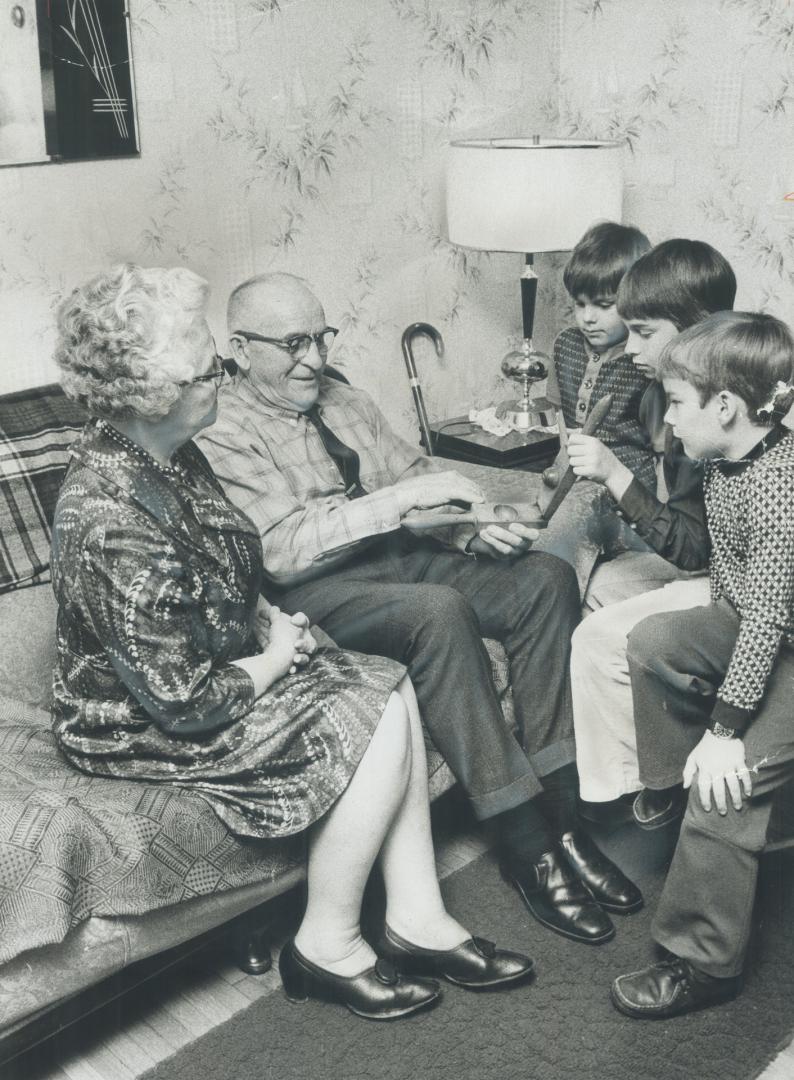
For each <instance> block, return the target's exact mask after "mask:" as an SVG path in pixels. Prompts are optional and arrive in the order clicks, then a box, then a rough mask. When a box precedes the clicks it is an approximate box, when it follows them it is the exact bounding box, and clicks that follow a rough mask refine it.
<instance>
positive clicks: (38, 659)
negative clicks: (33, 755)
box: [0, 585, 56, 710]
mask: <svg viewBox="0 0 794 1080" xmlns="http://www.w3.org/2000/svg"><path fill="white" fill-rule="evenodd" d="M55 613H56V604H55V595H54V593H53V591H52V586H51V585H37V586H36V587H35V588H33V589H15V590H14V591H13V592H7V593H4V594H3V595H2V596H0V695H2V697H4V698H8V699H12V700H14V701H19V702H22V703H24V704H26V705H33V706H35V707H37V708H40V709H45V710H48V709H49V707H50V704H51V703H52V671H53V668H54V666H55Z"/></svg>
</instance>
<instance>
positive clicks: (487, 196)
mask: <svg viewBox="0 0 794 1080" xmlns="http://www.w3.org/2000/svg"><path fill="white" fill-rule="evenodd" d="M623 153H624V149H623V143H622V142H596V141H579V140H573V139H541V138H540V137H539V136H534V137H532V138H528V139H525V138H515V139H463V140H460V141H457V142H453V143H451V144H450V147H449V153H448V157H447V168H446V211H447V236H448V238H449V241H450V243H452V244H457V245H459V246H461V247H468V248H476V249H478V250H480V251H517V252H521V253H522V254H523V255H524V256H525V266H524V270H523V272H522V274H521V313H522V321H523V341H522V344H521V347H520V349H517V350H514V351H513V352H510V353H508V354H507V356H505V358H504V359H503V360H502V372H503V373H504V374H505V375H508V376H509V377H511V378H514V379H517V380H519V382H520V383H521V385H522V394H521V397H520V399H519V400H518V401H515V402H510V403H508V404H507V408H504V407H503V409H502V412H503V414H504V416H505V419H506V420H508V421H509V423H510V425H511V427H512V428H513V429H514V430H516V431H528V430H529V429H530V428H532V427H534V426H535V425H537V424H538V423H540V422H541V420H542V419H545V417H543V418H541V417H540V416H539V415H538V414H537V412H536V411H535V410H533V408H532V402H531V398H530V393H529V391H530V388H531V386H532V385H533V384H534V383H535V382H538V381H539V380H541V379H544V378H545V377H546V375H547V374H548V371H549V366H550V360H549V358H548V357H547V356H545V355H544V354H543V353H540V352H537V351H536V350H535V349H534V348H533V346H532V330H533V324H534V320H535V301H536V298H537V291H538V277H537V274H536V273H535V272H534V270H533V269H532V262H533V256H534V255H535V254H537V253H538V252H541V251H567V250H569V249H570V248H572V247H573V246H574V245H575V244H576V242H577V241H578V240H579V239H580V238H581V236H582V234H583V233H584V232H585V231H586V230H587V229H588V228H589V227H590V226H591V225H593V224H594V223H595V222H596V221H599V220H604V219H608V220H611V221H620V219H621V216H622V202H623Z"/></svg>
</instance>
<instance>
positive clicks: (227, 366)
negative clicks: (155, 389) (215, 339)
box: [179, 356, 239, 386]
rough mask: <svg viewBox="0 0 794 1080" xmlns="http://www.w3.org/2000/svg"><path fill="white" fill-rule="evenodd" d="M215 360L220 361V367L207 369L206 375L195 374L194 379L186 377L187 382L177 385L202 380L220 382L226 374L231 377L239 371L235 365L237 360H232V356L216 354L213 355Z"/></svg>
mask: <svg viewBox="0 0 794 1080" xmlns="http://www.w3.org/2000/svg"><path fill="white" fill-rule="evenodd" d="M215 362H216V363H220V367H218V368H216V369H215V371H208V372H207V374H206V375H197V376H196V377H195V379H188V380H187V382H181V383H180V384H179V385H180V386H190V385H192V383H203V382H218V383H220V382H222V381H223V379H224V377H225V376H226V375H228V376H229V378H230V379H233V378H234V376H235V375H236V374H237V372H238V371H239V368H238V367H237V361H236V360H232V358H231V357H230V356H229V357H223V356H216V357H215Z"/></svg>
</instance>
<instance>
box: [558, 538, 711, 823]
mask: <svg viewBox="0 0 794 1080" xmlns="http://www.w3.org/2000/svg"><path fill="white" fill-rule="evenodd" d="M642 560H645V565H644V570H645V573H642V570H643V567H642V566H641V565H640V563H641V561H642ZM599 577H600V578H601V580H600V581H599V580H598V578H599ZM649 590H650V591H649ZM709 599H710V596H709V580H708V576H706V575H705V574H704V575H702V576H695V577H693V576H690V575H682V574H681V573H680V571H677V570H676V569H675V567H673V566H672V565H671V564H670V563H667V562H665V560H664V559H661V558H659V556H658V555H644V554H639V553H636V554H635V553H631V552H627V553H626V555H622V556H618V558H616V559H613V560H611V561H610V562H607V563H603V564H602V565H601V566H600V567H598V569H597V570H596V573H595V574H594V575H593V581H592V585H591V589H589V590H588V597H587V600H588V601H589V602H590V604H591V605H592V606H593V607H597V610H594V611H593V612H592V614H590V615H588V616H587V618H585V619H584V621H583V622H582V623H580V624H579V626H578V627H577V629H576V631H575V633H574V635H573V641H572V647H571V688H572V695H573V719H574V731H575V734H576V761H577V765H578V768H579V793H580V796H581V798H582V799H584V800H586V801H587V802H608V801H609V800H611V799H617V798H618V797H619V796H620V795H626V794H629V793H630V792H633V791H638V790H639V789H640V788H641V787H642V784H641V783H640V779H639V770H638V766H637V742H636V737H635V733H634V709H633V702H632V697H631V681H630V679H629V668H628V662H627V660H626V639H627V637H628V634H629V631H630V630H632V629H633V628H634V627H635V626H636V625H637V623H639V622H641V621H642V620H643V619H645V618H646V617H647V616H648V615H654V614H656V613H657V612H665V611H684V610H685V609H687V608H692V607H698V606H699V605H701V604H708V603H709Z"/></svg>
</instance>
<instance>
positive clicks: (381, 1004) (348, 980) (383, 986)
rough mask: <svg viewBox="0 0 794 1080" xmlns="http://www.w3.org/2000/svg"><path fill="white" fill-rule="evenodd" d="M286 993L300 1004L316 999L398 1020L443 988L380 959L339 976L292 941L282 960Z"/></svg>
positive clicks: (433, 998) (358, 1013)
mask: <svg viewBox="0 0 794 1080" xmlns="http://www.w3.org/2000/svg"><path fill="white" fill-rule="evenodd" d="M278 967H279V972H280V973H281V981H282V983H283V984H284V993H285V994H286V995H287V997H288V998H289V1000H290V1001H292V1002H294V1003H296V1004H298V1003H303V1002H304V1001H308V999H309V998H310V997H311V998H316V999H318V1000H320V1001H332V1002H336V1003H338V1004H339V1005H346V1006H347V1008H348V1009H350V1011H351V1012H352V1013H355V1014H356V1016H363V1017H365V1018H366V1019H367V1020H396V1019H398V1018H399V1017H401V1016H408V1015H409V1014H410V1013H414V1012H417V1011H418V1010H419V1009H424V1008H427V1007H428V1006H429V1005H434V1004H435V1003H436V1002H437V1001H438V999H439V998H440V997H441V987H440V986H439V985H438V983H437V982H435V981H434V980H433V979H407V978H403V976H401V975H399V974H398V973H397V971H396V969H395V967H394V965H393V964H391V963H390V962H389V961H388V960H382V959H378V961H377V962H376V963H375V965H374V966H373V967H371V968H367V970H366V971H362V972H361V974H360V975H352V976H345V975H335V974H334V973H333V972H332V971H328V970H326V968H321V967H318V965H317V964H313V963H312V962H311V960H307V959H306V957H305V956H304V955H303V954H302V953H301V952H299V950H298V949H297V948H296V947H295V942H294V941H288V942H287V944H286V945H285V946H284V948H283V949H282V950H281V956H280V957H279V960H278Z"/></svg>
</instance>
